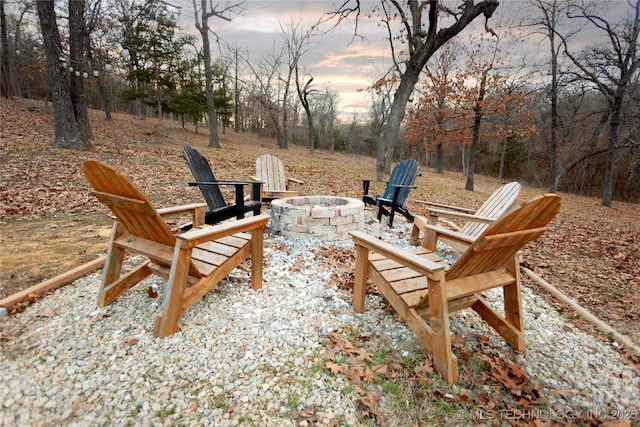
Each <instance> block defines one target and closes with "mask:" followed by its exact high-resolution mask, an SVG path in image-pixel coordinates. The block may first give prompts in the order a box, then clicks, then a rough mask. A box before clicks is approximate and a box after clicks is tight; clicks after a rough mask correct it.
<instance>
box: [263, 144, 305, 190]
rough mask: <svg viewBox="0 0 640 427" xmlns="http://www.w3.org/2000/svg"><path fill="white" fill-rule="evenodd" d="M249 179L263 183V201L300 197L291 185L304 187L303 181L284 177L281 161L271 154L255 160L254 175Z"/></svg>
mask: <svg viewBox="0 0 640 427" xmlns="http://www.w3.org/2000/svg"><path fill="white" fill-rule="evenodd" d="M251 178H252V179H254V180H256V181H262V182H263V185H262V200H263V201H270V200H273V199H281V198H284V197H297V196H299V195H300V191H299V190H293V189H292V188H293V187H292V186H291V184H292V183H294V184H297V185H298V186H301V185H304V181H301V180H299V179H295V178H290V177H285V174H284V165H283V164H282V161H281V160H280V159H279V158H277V157H276V156H274V155H271V154H263V155H262V156H260V157H258V158H257V159H256V175H255V176H252V177H251Z"/></svg>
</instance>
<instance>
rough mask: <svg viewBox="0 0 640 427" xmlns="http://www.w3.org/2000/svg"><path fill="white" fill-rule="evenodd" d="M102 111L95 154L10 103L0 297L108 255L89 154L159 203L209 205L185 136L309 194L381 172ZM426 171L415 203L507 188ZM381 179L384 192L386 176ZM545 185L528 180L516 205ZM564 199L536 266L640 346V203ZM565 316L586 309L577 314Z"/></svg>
mask: <svg viewBox="0 0 640 427" xmlns="http://www.w3.org/2000/svg"><path fill="white" fill-rule="evenodd" d="M91 117H92V126H93V131H94V134H95V138H96V142H95V147H94V148H93V149H92V150H90V151H87V152H77V151H70V150H64V149H52V148H51V147H50V145H51V142H52V140H53V123H52V112H51V104H45V103H44V102H36V101H30V100H22V99H18V100H14V101H7V100H4V99H3V100H2V105H1V108H0V153H1V154H2V156H1V158H0V162H1V164H0V167H1V170H2V175H1V181H0V190H1V194H0V221H1V222H0V231H1V232H0V239H1V242H0V243H1V247H0V251H1V259H2V264H1V266H0V298H2V297H5V296H7V295H11V294H13V293H15V292H17V291H19V290H21V289H24V288H27V287H29V286H31V285H33V284H36V283H39V282H40V281H42V280H44V279H47V278H49V277H52V276H55V275H56V274H59V273H62V272H64V271H68V270H69V269H71V268H73V267H75V266H77V265H80V264H83V263H85V262H87V261H89V260H91V259H93V258H95V256H96V254H100V253H103V252H104V250H105V248H106V243H107V238H108V235H109V224H108V221H107V219H106V211H105V209H104V208H103V207H102V206H101V205H99V204H98V202H97V201H96V200H95V199H94V198H93V197H91V196H90V194H89V192H88V186H87V183H86V181H85V179H84V177H83V175H82V163H83V162H84V160H86V159H87V158H97V159H100V160H102V161H104V162H107V163H109V164H111V165H113V166H114V167H116V168H117V169H119V170H121V171H122V172H123V173H125V174H127V175H129V176H130V177H131V178H132V179H133V180H134V181H135V182H136V183H137V184H138V185H140V186H141V187H142V189H143V190H144V191H145V192H146V193H147V194H148V195H149V196H150V198H151V199H152V201H153V202H154V203H155V204H156V205H157V206H159V207H165V206H171V205H175V204H180V203H191V202H195V201H201V196H200V195H199V193H198V192H197V191H198V190H197V189H195V188H191V187H188V186H187V185H186V183H187V182H188V181H189V180H191V175H190V172H189V170H188V168H187V165H186V163H185V161H184V160H183V158H182V156H181V149H182V146H183V145H186V144H189V145H192V146H194V147H196V148H197V149H198V150H199V151H201V152H202V153H203V154H204V155H205V156H206V157H207V158H208V159H209V161H210V162H211V164H212V165H213V168H214V170H215V173H216V175H217V178H218V179H248V178H249V176H250V175H252V174H253V173H254V161H255V158H256V157H257V156H259V155H260V154H264V153H272V154H276V155H277V156H278V157H280V158H281V159H282V161H283V163H284V165H285V168H286V170H287V173H288V175H290V176H292V177H295V178H298V179H301V180H303V181H305V185H304V190H303V191H304V192H305V193H307V194H337V195H343V196H350V197H356V198H360V196H361V194H362V186H361V180H360V179H361V178H364V177H367V178H370V177H374V176H375V174H374V170H375V169H374V164H375V161H374V159H372V158H365V157H361V156H352V155H343V154H335V153H327V152H323V151H316V153H315V154H314V155H310V154H309V153H308V150H307V149H305V148H304V147H299V146H292V147H290V149H288V150H279V149H278V147H277V143H276V142H275V140H273V139H271V138H260V137H258V136H256V135H253V134H249V133H244V134H243V133H241V134H235V133H234V132H233V131H232V130H230V129H227V131H226V133H225V134H223V135H221V136H220V141H221V146H222V149H221V150H214V149H210V148H208V147H207V144H208V136H207V135H205V134H203V132H204V131H203V130H202V129H201V130H200V133H199V134H196V133H195V132H194V131H193V128H191V127H188V128H187V129H186V130H184V129H182V127H181V124H180V123H179V121H170V120H164V121H163V123H162V124H159V123H158V121H157V119H139V118H134V117H132V116H129V115H125V114H115V115H114V117H115V120H113V121H111V122H108V121H106V120H105V119H104V115H103V114H102V113H101V112H99V111H92V112H91ZM421 172H422V174H421V176H420V177H419V178H418V180H417V182H416V184H417V186H418V188H417V189H416V190H415V191H412V193H411V196H410V201H409V206H410V207H412V208H413V207H415V205H414V204H413V203H412V202H411V200H414V199H423V200H425V199H426V200H431V201H436V202H439V203H447V204H455V205H458V206H467V207H471V208H477V207H478V206H480V205H481V204H482V202H483V201H484V200H485V199H486V197H488V195H489V194H490V193H491V192H493V190H494V189H495V188H496V187H498V186H499V185H500V184H501V182H500V181H498V180H497V179H494V178H489V177H482V176H477V175H476V185H475V187H476V191H475V192H468V191H465V190H464V183H465V178H464V177H463V176H462V175H461V174H459V173H455V172H447V173H445V174H444V175H438V174H435V173H434V172H433V171H432V170H431V169H427V168H426V167H424V166H423V167H422V170H421ZM373 186H374V191H376V190H378V191H379V190H381V189H382V188H383V183H375V182H374V184H373ZM543 191H544V189H541V188H534V187H527V186H523V189H522V191H521V192H520V195H519V198H518V201H517V202H516V203H519V202H522V201H524V200H527V199H528V198H530V197H532V196H534V195H536V194H539V193H541V192H543ZM561 196H562V198H563V202H562V203H563V206H562V210H561V212H560V214H559V216H558V217H557V218H556V220H554V222H553V223H552V224H551V226H550V231H549V232H547V233H546V234H545V235H544V236H543V237H542V238H541V239H539V240H538V241H537V242H535V243H534V244H532V245H530V246H529V247H528V248H527V249H526V250H525V262H526V265H527V266H528V267H529V268H531V269H532V270H533V271H535V272H536V273H537V274H538V275H540V276H541V277H543V278H544V279H545V280H547V281H548V282H550V283H551V284H553V285H554V286H556V287H558V288H559V289H560V290H562V291H563V292H564V293H565V294H567V295H569V296H570V297H572V298H574V299H575V300H576V301H578V302H579V303H580V304H581V305H582V306H583V307H585V308H586V309H588V310H589V311H591V312H592V313H593V314H595V315H596V316H598V317H599V318H601V319H603V320H604V321H606V322H607V323H609V324H611V325H612V326H613V327H614V328H615V329H617V330H619V331H621V332H623V333H625V334H627V335H629V336H630V337H632V339H634V340H635V342H637V343H640V292H639V291H640V206H639V205H634V204H629V203H622V202H614V204H613V207H612V208H606V207H603V206H601V205H600V201H599V200H598V199H596V198H589V197H580V196H575V195H570V194H565V193H561ZM525 280H526V282H525V284H527V285H529V286H534V287H535V285H534V284H533V283H532V282H529V281H528V279H525ZM538 292H539V293H541V294H544V291H543V290H541V289H538ZM549 300H550V301H551V302H552V303H554V304H556V302H554V300H553V299H552V298H551V297H549ZM566 315H567V316H569V317H575V314H574V313H573V312H571V311H570V310H566ZM575 321H577V322H581V320H580V319H575ZM584 327H585V328H592V327H591V326H590V325H588V324H586V323H584Z"/></svg>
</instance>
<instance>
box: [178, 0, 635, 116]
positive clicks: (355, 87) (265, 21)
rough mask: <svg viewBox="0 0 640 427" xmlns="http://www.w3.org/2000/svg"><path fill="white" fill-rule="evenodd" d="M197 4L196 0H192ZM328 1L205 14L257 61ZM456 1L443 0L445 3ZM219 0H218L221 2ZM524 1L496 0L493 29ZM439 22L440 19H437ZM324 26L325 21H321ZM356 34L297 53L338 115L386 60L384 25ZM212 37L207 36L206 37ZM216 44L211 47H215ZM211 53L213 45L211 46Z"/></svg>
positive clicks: (184, 8) (476, 30)
mask: <svg viewBox="0 0 640 427" xmlns="http://www.w3.org/2000/svg"><path fill="white" fill-rule="evenodd" d="M171 3H172V4H175V5H179V6H181V8H180V11H181V17H180V25H181V27H182V28H183V30H184V31H185V32H188V33H193V32H195V28H194V25H193V22H194V18H193V16H194V12H193V1H192V0H179V1H173V2H171ZM196 3H197V4H198V5H199V4H200V1H199V0H196ZM336 3H340V2H334V1H291V0H289V1H287V0H281V1H258V0H248V1H246V2H245V3H244V5H243V6H244V9H245V10H244V11H243V12H242V14H241V15H239V16H236V17H234V18H233V20H232V21H231V22H226V21H223V20H220V19H215V18H211V20H210V21H209V22H210V28H212V29H213V30H214V31H215V32H216V34H217V35H218V36H219V37H220V39H221V40H224V42H226V43H228V44H231V45H235V46H238V47H240V48H241V50H243V51H246V52H248V55H249V57H250V58H251V59H252V60H254V61H257V60H259V59H260V57H261V56H262V55H265V54H266V55H268V54H269V53H270V52H272V51H273V50H274V49H279V48H280V47H281V46H282V45H283V37H282V28H281V25H282V26H286V25H287V23H291V22H293V23H295V24H297V23H300V28H302V29H307V28H309V27H310V26H311V25H313V24H314V23H315V22H317V21H318V19H320V18H321V17H322V16H323V14H324V13H326V12H329V11H331V10H333V7H335V6H334V5H335V4H336ZM459 3H460V2H459V1H451V2H447V5H448V6H450V7H452V8H453V7H455V6H456V5H458V4H459ZM221 4H224V2H221ZM361 4H362V5H363V7H373V5H375V4H378V2H377V1H373V0H365V1H361ZM611 4H612V5H613V6H614V7H612V8H611V9H615V8H622V9H624V6H625V5H626V3H625V2H624V1H623V0H619V1H614V2H611ZM528 8H529V2H528V1H525V0H517V1H516V0H506V1H501V2H500V6H499V7H498V10H497V11H496V13H495V14H494V17H493V18H492V19H491V20H490V25H491V26H492V27H493V28H495V29H496V30H498V32H500V31H499V28H500V26H501V25H502V26H512V24H513V22H515V21H517V20H518V19H519V18H518V17H519V16H523V15H525V16H526V15H527V14H528V15H529V16H530V15H532V13H533V12H531V10H530V9H529V12H527V9H528ZM483 25H484V19H483V18H478V19H477V20H476V22H475V23H474V25H472V26H470V27H469V28H467V29H465V30H464V31H463V32H462V33H461V34H460V35H459V36H458V38H457V39H459V40H467V39H468V38H469V36H471V35H474V36H480V35H482V34H483V33H484V34H485V35H486V33H485V32H484V30H483ZM441 27H442V24H441ZM325 28H326V27H325ZM358 34H359V36H360V37H355V38H354V21H348V22H344V23H343V24H341V26H340V27H339V28H337V29H336V30H334V31H333V32H332V33H330V34H323V35H318V36H316V37H314V38H313V39H312V41H311V45H310V46H309V49H308V51H307V52H306V53H305V54H304V55H303V57H302V59H301V65H302V67H301V69H304V70H305V71H306V72H307V73H309V74H311V75H312V76H313V77H314V84H315V88H317V89H319V90H323V89H324V88H329V89H330V90H332V91H335V92H338V93H339V108H340V113H341V114H340V115H341V117H342V118H349V117H352V116H353V115H354V114H356V115H358V117H360V118H362V117H364V116H366V114H367V111H368V108H369V105H370V103H371V96H370V94H368V93H367V92H366V91H362V90H363V89H365V88H366V87H368V86H370V85H371V84H372V83H373V82H375V81H376V80H377V79H378V78H380V76H381V75H382V74H383V73H384V72H385V71H386V70H387V69H388V68H389V66H390V65H391V60H390V53H389V46H388V42H387V41H386V40H385V39H384V37H385V34H386V30H385V29H384V28H383V27H380V26H379V24H378V23H377V22H375V21H373V20H368V19H366V18H365V17H364V16H361V20H360V22H359V26H358ZM212 40H213V37H212ZM587 40H588V38H587V37H586V36H583V37H582V40H580V38H577V39H576V40H575V42H576V43H580V42H582V43H585V42H586V41H587ZM216 49H217V48H216ZM548 50H549V47H548V42H547V41H546V40H543V39H542V38H541V37H540V36H537V35H532V34H527V35H526V36H524V37H523V41H522V42H521V43H520V44H519V45H518V48H517V49H516V50H514V51H512V52H511V54H510V56H509V59H510V61H511V62H514V63H521V62H522V61H523V58H524V61H525V62H526V63H528V64H532V63H534V62H535V61H540V60H543V59H544V56H545V55H547V52H548ZM215 53H216V54H217V53H218V51H217V50H216V51H215Z"/></svg>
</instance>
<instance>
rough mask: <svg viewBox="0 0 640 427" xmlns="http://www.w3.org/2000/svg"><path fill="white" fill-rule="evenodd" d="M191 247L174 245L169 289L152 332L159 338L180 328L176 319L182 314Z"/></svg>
mask: <svg viewBox="0 0 640 427" xmlns="http://www.w3.org/2000/svg"><path fill="white" fill-rule="evenodd" d="M192 251H193V248H180V247H178V246H177V245H176V248H175V249H174V252H173V260H172V262H171V272H170V273H169V280H168V282H169V289H167V294H166V296H165V299H164V304H163V308H162V313H160V314H158V315H157V316H156V322H155V325H154V334H155V335H156V336H157V337H159V338H164V337H167V336H169V335H171V334H174V333H176V332H178V331H179V330H180V328H179V326H178V321H179V320H180V316H182V301H183V298H184V292H185V289H186V286H187V278H188V275H189V266H190V264H191V262H190V260H191V252H192Z"/></svg>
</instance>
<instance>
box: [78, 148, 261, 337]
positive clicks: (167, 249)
mask: <svg viewBox="0 0 640 427" xmlns="http://www.w3.org/2000/svg"><path fill="white" fill-rule="evenodd" d="M84 173H85V176H86V177H87V180H88V181H89V183H90V184H91V187H92V188H93V191H92V192H91V193H92V194H93V195H94V196H95V197H96V198H97V199H98V200H99V201H101V202H102V203H104V204H105V205H107V207H108V208H109V209H110V210H111V212H112V213H113V215H114V216H115V221H114V225H113V231H112V234H111V239H110V241H109V249H108V252H107V259H106V261H105V265H104V273H103V276H102V283H101V285H100V290H99V293H98V305H99V306H104V305H107V304H110V303H111V302H113V301H114V300H116V299H117V298H118V297H119V296H120V295H122V294H123V293H124V292H126V291H127V290H128V289H130V288H131V287H133V286H134V285H136V284H137V283H139V282H140V281H141V280H143V279H144V278H145V277H147V276H149V275H150V274H152V273H153V274H157V275H159V276H161V277H164V278H166V279H168V281H169V284H168V288H167V290H166V296H165V299H164V305H163V309H162V313H160V314H158V315H157V316H156V320H155V326H154V333H155V335H156V336H158V337H166V336H168V335H171V334H173V333H174V332H177V331H178V330H179V327H178V320H179V319H180V316H181V315H182V313H183V312H184V311H185V310H186V309H188V308H189V307H190V306H191V305H193V304H194V303H196V302H197V301H199V300H200V299H201V298H202V297H203V296H204V295H205V294H206V293H207V292H208V291H210V290H211V289H212V288H213V287H214V286H215V285H217V284H218V283H219V282H220V281H221V280H222V279H224V278H225V277H226V276H227V275H228V274H229V273H230V272H231V271H232V270H233V269H234V268H235V267H236V266H238V265H239V264H240V263H242V262H243V261H244V260H246V259H247V258H248V257H249V256H250V257H251V288H253V289H257V288H260V287H261V286H262V249H263V239H264V237H263V233H264V228H265V226H266V224H267V222H268V221H269V216H268V215H258V216H252V217H250V218H246V219H243V220H238V221H234V222H227V223H223V224H218V225H216V226H208V225H202V223H203V220H204V213H205V209H206V205H205V204H204V203H201V204H193V205H186V206H178V207H174V208H168V209H159V210H156V209H155V208H154V207H153V205H152V203H151V201H150V200H149V199H148V198H147V196H145V194H144V193H143V192H142V191H141V190H140V189H139V188H138V186H136V185H135V184H134V183H133V182H132V181H131V180H130V179H129V178H127V177H126V176H124V175H122V174H120V173H119V172H117V171H116V170H115V169H113V168H111V167H110V166H107V165H105V164H102V163H100V162H99V161H97V160H87V161H86V162H85V164H84ZM185 213H191V215H192V220H193V224H194V228H193V229H191V230H190V231H188V232H186V233H183V234H180V235H177V236H174V235H173V234H172V232H171V230H170V229H169V227H168V226H167V224H166V223H165V222H164V220H163V219H162V217H164V216H168V215H177V214H185ZM248 232H249V233H248ZM126 252H134V253H138V254H142V255H144V256H145V257H146V258H147V261H145V262H143V263H142V264H140V265H138V266H137V267H135V268H133V269H132V270H131V271H129V272H128V273H126V274H122V263H123V260H124V257H125V254H126Z"/></svg>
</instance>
